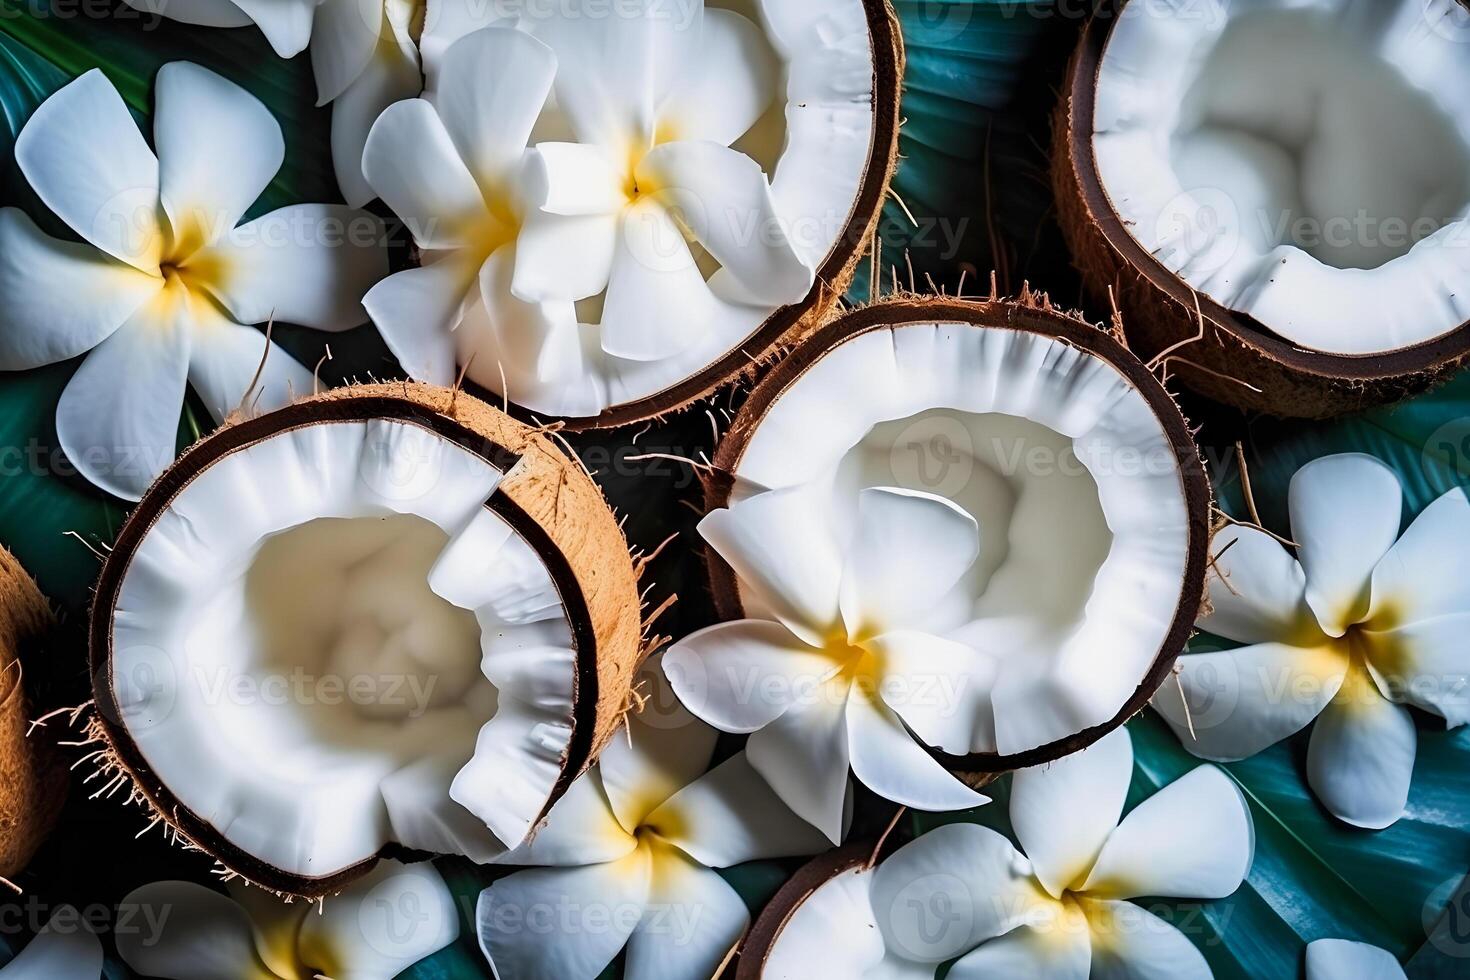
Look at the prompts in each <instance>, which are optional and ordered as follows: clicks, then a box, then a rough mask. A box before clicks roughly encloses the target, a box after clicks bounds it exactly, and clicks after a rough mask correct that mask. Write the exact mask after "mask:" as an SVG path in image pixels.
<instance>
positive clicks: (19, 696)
mask: <svg viewBox="0 0 1470 980" xmlns="http://www.w3.org/2000/svg"><path fill="white" fill-rule="evenodd" d="M51 623H52V616H51V607H50V604H49V603H47V601H46V597H45V596H44V595H42V594H41V591H40V589H38V588H37V587H36V583H35V582H33V581H32V580H31V577H30V575H28V574H26V571H25V569H24V568H22V567H21V564H20V562H18V561H17V560H16V559H15V556H14V555H12V554H11V553H10V552H9V551H7V550H6V549H4V548H3V547H0V879H5V880H7V881H8V880H10V879H14V878H16V877H17V876H18V875H20V873H21V872H22V871H24V870H25V867H26V865H27V864H28V863H29V862H30V859H31V857H32V856H33V855H34V854H35V853H36V850H37V848H39V847H40V846H41V843H42V842H43V841H44V840H45V838H46V835H47V834H49V833H50V831H51V827H52V825H53V824H54V823H55V822H56V817H57V815H58V814H59V813H60V812H61V807H62V804H64V803H65V802H66V786H67V775H66V767H65V766H64V765H62V764H61V760H60V758H59V757H58V756H57V754H56V752H55V751H54V748H53V746H51V745H49V744H47V742H48V740H47V739H46V738H45V736H44V733H42V732H35V731H32V727H31V717H32V713H31V706H30V701H29V699H28V698H27V697H26V692H25V685H24V683H23V681H24V677H23V670H22V667H21V658H22V656H23V655H24V654H25V653H27V652H28V651H29V650H31V649H34V648H35V647H36V645H37V643H38V642H41V641H42V640H43V638H44V637H45V634H46V632H47V630H48V629H49V628H50V626H51Z"/></svg>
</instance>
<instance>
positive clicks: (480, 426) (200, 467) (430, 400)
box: [91, 382, 642, 899]
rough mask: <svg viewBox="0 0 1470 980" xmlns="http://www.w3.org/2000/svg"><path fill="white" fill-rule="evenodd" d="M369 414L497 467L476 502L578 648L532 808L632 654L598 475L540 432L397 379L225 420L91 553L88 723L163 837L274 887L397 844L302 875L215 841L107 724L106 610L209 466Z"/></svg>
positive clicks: (620, 560) (321, 885)
mask: <svg viewBox="0 0 1470 980" xmlns="http://www.w3.org/2000/svg"><path fill="white" fill-rule="evenodd" d="M369 419H391V420H396V421H402V422H407V423H411V424H415V425H419V426H422V427H423V428H425V429H429V430H431V431H433V432H435V433H437V434H438V435H440V436H442V437H444V438H445V439H448V440H450V441H452V442H455V443H457V444H459V445H461V446H463V447H465V448H467V449H469V450H471V451H472V452H474V453H476V454H477V455H480V456H481V457H483V458H485V459H487V460H488V461H490V462H491V463H493V464H494V465H496V466H497V467H498V468H500V469H502V470H504V471H505V473H506V476H505V478H504V479H503V480H502V481H501V482H500V484H499V486H498V488H497V490H496V492H495V494H494V495H493V496H492V497H491V498H490V500H489V501H488V502H487V504H486V506H487V507H489V508H490V509H491V510H493V511H494V512H495V513H496V514H498V515H499V516H500V517H501V518H503V519H504V520H505V521H506V522H507V523H509V524H510V525H511V526H512V527H513V528H515V530H516V532H517V533H518V534H520V535H521V536H522V537H523V538H524V539H525V540H526V542H527V543H528V544H530V545H531V547H532V548H533V549H534V550H535V551H536V552H537V554H538V555H539V556H540V557H541V558H542V559H543V560H544V561H545V562H546V565H547V568H548V569H549V570H550V572H551V577H552V580H553V581H554V582H555V583H556V586H557V588H558V591H559V592H560V596H561V599H562V602H563V604H564V606H565V608H566V612H567V616H568V618H569V620H570V621H571V627H572V638H573V643H574V646H575V648H576V651H577V676H576V687H575V695H574V706H573V714H574V718H573V732H572V739H571V744H570V746H569V747H568V750H567V754H566V757H565V758H564V759H563V763H562V772H561V776H560V778H559V780H558V781H557V783H556V786H555V788H554V790H553V792H552V795H551V797H550V799H549V800H548V801H547V803H546V806H545V808H544V809H543V811H542V813H541V815H540V818H539V819H544V818H545V816H546V814H547V812H549V811H550V809H551V807H552V805H553V804H554V803H555V802H556V801H557V800H558V799H560V797H561V795H562V794H563V793H564V792H565V791H566V789H567V787H568V786H570V785H571V783H572V781H573V780H574V779H576V778H577V776H579V775H580V774H581V773H582V772H583V771H585V770H586V769H587V767H588V766H590V765H591V764H592V762H593V761H594V760H595V759H596V757H597V754H598V753H599V752H600V751H601V750H602V747H603V746H604V745H606V744H607V742H608V741H609V740H610V739H611V738H612V737H613V734H614V733H615V732H616V731H617V729H618V728H619V726H620V725H621V723H622V720H623V717H624V715H625V713H626V712H627V710H628V705H629V703H630V699H631V697H632V693H631V692H632V683H633V677H634V673H635V671H636V669H637V666H638V663H639V660H640V658H641V654H642V620H641V612H640V600H639V594H638V580H637V575H636V573H635V570H634V567H633V562H632V559H631V557H630V555H629V552H628V545H627V541H626V540H625V539H624V537H623V533H622V530H621V529H620V528H619V526H618V522H617V520H616V519H615V518H614V516H613V514H612V511H611V510H610V509H609V508H608V506H607V503H606V501H605V500H604V498H603V496H602V492H601V491H600V490H599V489H598V487H597V485H596V484H595V483H593V481H592V479H591V477H590V476H588V474H587V472H586V471H585V470H584V469H583V468H582V466H581V464H580V462H579V461H577V460H576V459H575V458H574V457H573V456H571V455H570V453H569V452H565V451H563V450H562V449H561V448H560V446H559V445H558V443H557V442H556V441H554V440H553V438H551V435H550V434H549V431H548V430H546V429H538V428H533V427H531V426H527V425H524V424H522V423H520V422H517V421H516V420H515V419H512V418H511V417H509V416H508V415H506V414H504V413H503V412H501V411H499V410H497V409H495V408H492V407H491V406H489V405H487V404H485V403H484V402H482V401H480V400H479V399H476V398H474V397H472V396H470V395H467V394H465V393H463V392H460V391H451V390H449V389H446V388H438V387H435V386H432V385H424V384H417V383H408V382H405V383H395V384H372V385H358V386H352V387H347V388H338V389H335V390H332V391H327V392H323V393H321V394H318V395H315V396H313V397H311V398H307V399H304V400H302V401H299V402H297V403H295V404H293V405H290V406H288V407H286V408H283V409H280V410H279V411H275V412H271V413H268V414H265V415H261V416H259V417H256V418H236V419H232V420H231V421H229V422H227V423H226V424H225V425H224V426H223V427H222V428H220V429H219V430H217V431H216V432H215V433H213V434H212V435H210V436H208V437H206V438H205V439H203V440H202V441H200V442H198V443H196V444H195V445H194V446H193V447H192V448H190V449H189V450H188V451H187V452H186V453H185V454H184V455H183V456H182V457H181V458H180V459H179V460H178V462H176V463H175V464H174V465H173V466H172V467H171V468H170V469H169V470H167V471H166V472H165V473H164V474H163V476H161V477H160V478H159V479H158V481H157V482H156V483H155V484H154V485H153V486H152V488H150V489H149V491H148V493H147V494H145V495H144V497H143V499H142V501H141V502H140V503H139V504H138V507H137V509H136V510H134V511H133V513H132V514H131V515H130V516H129V517H128V520H127V522H126V523H125V524H124V525H123V528H122V531H121V532H120V533H119V535H118V538H117V542H116V544H115V546H114V547H113V549H112V551H111V552H110V553H109V555H108V557H107V560H106V562H105V563H104V564H103V567H102V574H101V578H100V580H99V582H98V586H97V594H96V598H95V600H94V603H93V609H92V631H91V658H92V676H93V686H94V695H95V697H96V702H97V706H98V711H97V713H96V715H95V717H94V719H93V721H92V724H91V734H92V736H93V737H94V738H97V739H99V740H101V741H102V742H103V743H104V746H105V748H104V750H103V753H102V756H101V758H102V763H101V768H102V770H103V771H104V772H106V773H108V774H110V775H111V777H112V781H113V782H114V783H115V784H116V785H117V786H118V787H121V786H127V787H129V788H130V797H131V799H132V801H134V802H140V803H142V804H144V805H146V806H147V807H148V808H149V809H150V810H151V811H152V814H153V816H154V818H155V819H156V820H158V821H161V822H163V823H164V824H165V825H166V827H167V828H168V829H169V830H170V831H171V833H172V836H174V837H175V838H177V839H179V840H180V841H181V842H182V843H184V844H185V845H187V846H192V847H194V848H197V849H199V850H202V851H204V852H206V853H207V854H209V855H210V856H211V857H213V858H214V859H215V860H216V861H218V862H219V863H220V864H222V865H223V866H224V867H225V869H226V870H227V871H228V872H230V873H231V874H234V875H238V876H240V877H242V878H245V879H246V880H248V881H250V882H251V883H253V884H257V885H260V886H262V887H264V888H267V889H269V890H271V891H273V892H276V893H278V894H280V895H282V896H287V897H304V898H312V899H315V898H320V897H322V896H326V895H332V894H336V893H338V892H340V891H341V890H342V889H343V888H344V887H345V886H346V885H348V884H349V883H351V882H352V881H354V880H356V879H357V878H360V877H362V876H363V875H364V874H367V873H368V872H369V871H370V870H372V868H373V866H374V865H376V864H377V862H378V860H379V859H381V858H383V857H391V856H395V855H396V854H398V853H399V852H401V851H402V849H401V848H398V847H397V846H396V845H390V846H389V847H388V848H385V849H384V851H382V852H380V853H379V854H378V855H376V856H375V857H373V858H372V859H370V860H368V861H365V862H363V863H362V864H359V865H357V866H354V867H352V868H349V869H346V870H344V871H341V872H339V873H337V874H334V875H330V876H325V877H319V878H313V877H306V876H301V875H293V874H289V873H286V872H283V871H281V870H280V869H277V868H273V867H271V866H269V865H266V864H264V863H262V862H261V861H259V860H258V859H256V858H255V857H253V856H252V855H250V854H247V853H245V852H244V851H242V850H240V849H239V848H237V847H235V846H234V845H232V844H230V843H229V842H228V841H226V840H225V839H224V837H223V836H222V835H221V834H220V833H219V832H218V830H216V829H215V828H214V827H212V826H211V825H210V824H208V823H207V822H206V821H205V820H203V819H202V818H200V817H199V816H198V815H196V814H194V813H192V812H191V811H190V810H189V809H188V808H187V807H185V806H184V805H182V804H181V803H180V802H179V801H178V799H177V798H176V797H175V796H174V794H173V793H172V792H171V791H170V790H169V788H168V787H167V786H166V785H164V784H163V782H162V781H160V780H159V779H158V778H157V777H156V776H155V775H154V774H153V773H152V771H151V770H150V769H149V768H148V766H147V764H146V763H145V761H144V759H143V758H142V755H141V754H140V752H139V751H138V749H137V747H136V745H135V744H134V743H133V740H132V739H131V738H130V737H129V735H128V732H127V730H126V729H125V728H124V727H123V726H122V725H121V723H120V722H119V719H120V717H121V715H120V713H119V711H118V710H117V703H116V700H115V697H114V693H113V685H112V675H111V661H112V632H113V630H112V625H113V613H114V609H115V607H116V603H117V598H118V593H119V590H120V588H121V586H122V582H123V579H124V577H125V576H126V574H127V571H128V566H129V564H130V562H131V560H132V558H133V555H134V554H135V553H136V551H137V548H138V546H139V544H140V543H141V541H142V540H143V537H144V535H146V534H147V532H148V530H149V529H150V528H151V526H152V525H153V523H154V521H156V520H157V518H158V516H159V515H160V514H161V513H162V512H163V511H164V510H165V509H166V508H167V507H168V505H169V503H170V502H171V501H172V500H173V499H174V497H175V496H176V495H177V494H178V493H179V492H180V491H182V490H183V489H184V488H185V487H186V486H188V484H189V483H190V482H191V481H192V480H194V479H195V478H196V477H197V476H198V475H199V474H201V473H202V472H204V471H205V470H206V469H207V468H209V467H210V466H211V465H212V464H213V463H215V462H217V461H218V460H219V459H221V458H222V457H224V456H225V455H228V454H230V453H233V452H235V451H238V450H240V449H242V448H246V447H248V446H250V445H253V444H255V443H257V442H260V441H262V440H264V439H267V438H270V437H271V436H273V435H275V434H278V433H280V432H283V431H286V430H288V429H294V428H300V427H304V426H310V425H314V424H323V423H330V422H346V421H361V420H369ZM512 843H514V842H512Z"/></svg>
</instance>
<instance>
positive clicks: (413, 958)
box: [297, 861, 459, 980]
mask: <svg viewBox="0 0 1470 980" xmlns="http://www.w3.org/2000/svg"><path fill="white" fill-rule="evenodd" d="M458 938H459V916H458V914H457V912H456V910H455V905H454V896H453V895H452V894H450V891H449V888H448V886H447V885H445V884H444V879H443V878H441V877H440V876H439V872H438V871H435V870H434V866H433V865H432V864H429V863H428V862H423V863H419V864H408V865H403V864H398V863H397V862H395V861H383V862H380V863H379V864H378V866H377V867H376V868H374V869H373V870H372V871H371V872H370V873H369V874H368V875H366V876H365V877H363V878H359V879H358V880H357V881H354V882H353V883H352V884H351V885H350V886H348V888H347V890H346V891H344V892H343V893H342V894H341V895H338V896H337V897H336V898H334V899H328V900H327V901H326V902H325V903H323V905H322V908H321V911H320V912H316V911H313V912H311V913H309V914H308V915H307V916H306V918H304V919H303V920H302V921H301V934H300V937H299V939H298V940H297V943H298V946H299V948H300V951H301V959H302V962H305V963H309V964H311V966H312V968H313V969H315V970H316V971H317V972H318V973H320V974H322V975H324V976H330V977H341V978H342V980H393V978H394V977H396V976H398V975H399V974H400V973H402V972H403V971H404V970H406V969H408V968H409V967H410V966H412V965H413V964H415V963H417V962H418V961H419V960H422V959H427V958H428V957H430V956H432V955H433V954H434V953H436V952H438V951H439V950H441V949H443V948H444V947H445V946H448V945H449V944H450V943H452V942H454V941H455V940H456V939H458Z"/></svg>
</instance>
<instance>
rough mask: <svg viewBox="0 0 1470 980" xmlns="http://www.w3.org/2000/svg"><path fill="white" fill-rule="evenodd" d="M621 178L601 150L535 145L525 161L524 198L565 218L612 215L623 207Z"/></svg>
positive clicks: (624, 191) (625, 198)
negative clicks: (525, 188)
mask: <svg viewBox="0 0 1470 980" xmlns="http://www.w3.org/2000/svg"><path fill="white" fill-rule="evenodd" d="M624 180H625V177H624V175H623V174H622V173H621V172H620V170H619V169H618V166H617V164H616V163H615V162H614V161H613V159H612V158H611V157H609V156H608V151H607V150H606V149H604V148H603V147H601V146H596V145H593V144H587V143H538V144H537V145H536V149H534V150H532V151H531V153H530V154H528V155H527V158H526V183H527V190H526V197H527V198H528V199H529V200H530V201H532V202H533V203H534V204H535V205H536V206H537V207H538V208H539V209H540V210H542V211H546V212H548V213H550V214H559V215H565V216H574V215H589V214H603V215H606V214H613V213H615V212H618V211H621V210H622V209H623V208H625V207H627V206H628V204H629V203H630V202H629V198H628V188H626V187H625V186H623V182H624Z"/></svg>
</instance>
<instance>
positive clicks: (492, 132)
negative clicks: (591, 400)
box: [363, 28, 581, 388]
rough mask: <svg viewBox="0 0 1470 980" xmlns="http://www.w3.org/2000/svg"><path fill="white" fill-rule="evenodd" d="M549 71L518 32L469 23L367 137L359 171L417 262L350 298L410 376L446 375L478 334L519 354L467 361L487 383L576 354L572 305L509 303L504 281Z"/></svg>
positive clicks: (511, 271)
mask: <svg viewBox="0 0 1470 980" xmlns="http://www.w3.org/2000/svg"><path fill="white" fill-rule="evenodd" d="M555 74H556V58H555V56H554V55H553V54H552V53H551V51H550V49H548V48H547V47H546V46H545V45H544V44H542V43H541V42H539V41H537V40H536V39H534V38H532V37H530V36H529V35H527V34H525V33H522V32H520V31H514V30H509V29H506V28H491V29H487V30H482V31H476V32H474V33H472V34H470V35H468V36H467V37H465V38H463V39H462V40H460V41H457V42H455V43H454V44H453V45H452V46H451V47H450V48H449V49H448V50H447V51H445V52H444V55H443V63H442V66H441V70H440V74H439V84H438V85H437V86H436V88H435V89H434V90H433V91H432V92H430V93H429V94H428V95H427V96H425V97H424V98H422V99H409V100H406V101H403V102H399V103H397V104H395V105H393V106H391V107H389V109H388V110H387V111H386V112H384V113H383V115H382V117H381V118H379V119H378V121H377V123H375V124H374V126H373V130H372V132H371V133H370V134H369V136H368V141H367V148H366V150H365V151H364V154H363V170H364V173H365V174H366V175H367V179H368V181H369V183H371V184H372V186H373V189H374V190H375V191H377V192H378V194H379V195H381V196H382V198H383V200H384V201H385V202H386V203H387V204H388V206H389V207H390V208H392V209H393V211H394V212H395V213H396V214H397V215H398V216H399V217H400V218H402V219H403V221H404V222H405V224H406V225H407V226H408V227H409V229H410V230H411V231H412V233H413V236H414V239H415V241H417V242H418V245H419V248H420V253H421V257H422V261H421V264H420V265H419V266H418V267H417V268H412V269H407V270H405V271H403V272H399V273H396V274H395V275H392V276H389V277H388V278H387V279H385V280H383V281H382V282H381V283H379V284H378V285H377V286H375V287H374V288H373V289H372V290H371V291H370V292H369V293H368V294H367V296H366V297H365V298H364V300H363V303H364V305H366V307H367V309H368V312H369V313H370V314H371V315H372V318H373V321H374V322H375V323H376V324H377V326H378V329H379V331H380V332H381V333H382V334H383V338H384V339H385V340H386V341H387V343H388V346H389V348H391V349H392V351H393V353H394V354H395V355H396V356H397V357H398V359H399V361H400V363H401V364H402V365H403V367H404V369H405V370H407V371H408V373H409V374H411V375H413V376H414V377H415V378H418V379H420V380H423V381H429V382H432V383H435V384H442V385H448V384H451V383H453V382H454V380H455V377H456V374H457V370H456V367H455V365H456V363H457V362H458V360H459V358H460V350H461V349H463V350H465V351H467V352H473V351H474V350H476V349H477V347H478V346H479V345H480V343H481V341H482V338H483V336H484V335H485V334H487V333H490V334H493V335H494V337H495V338H496V340H495V341H494V343H493V346H494V347H495V348H496V349H499V350H502V351H506V352H510V353H512V354H515V353H516V352H522V353H523V355H524V356H515V357H512V358H511V359H510V362H509V363H500V364H487V363H472V364H468V365H467V366H468V368H469V376H470V377H471V379H472V380H476V381H480V382H481V383H483V384H486V385H487V386H491V385H494V386H495V387H496V388H498V387H499V380H498V379H499V375H498V372H499V371H500V370H506V371H507V372H508V373H510V372H513V371H514V370H516V369H517V368H518V366H519V365H521V364H523V363H524V364H530V365H532V370H536V368H535V365H536V364H538V363H541V362H544V363H546V364H548V365H556V364H564V363H569V364H572V365H577V364H580V350H581V347H580V344H581V341H580V339H579V336H578V327H577V313H576V308H575V306H574V304H573V303H572V302H571V301H561V302H548V303H538V302H522V301H521V300H519V299H517V298H516V297H515V296H514V295H513V294H512V293H511V289H510V284H511V281H512V279H513V278H514V276H515V273H516V269H517V268H518V267H519V264H520V260H519V258H518V254H519V252H518V246H517V236H518V234H519V233H520V228H521V221H522V217H523V214H524V209H523V206H522V201H523V175H524V169H525V164H524V158H525V156H526V144H527V141H528V140H529V138H530V134H531V129H532V127H533V126H534V125H535V124H536V120H537V117H538V116H539V115H540V114H541V110H542V107H543V106H544V104H545V102H546V98H547V96H548V94H549V93H550V91H551V84H552V78H553V76H554V75H555ZM464 360H466V361H469V360H470V357H469V356H468V354H466V356H465V358H464Z"/></svg>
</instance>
